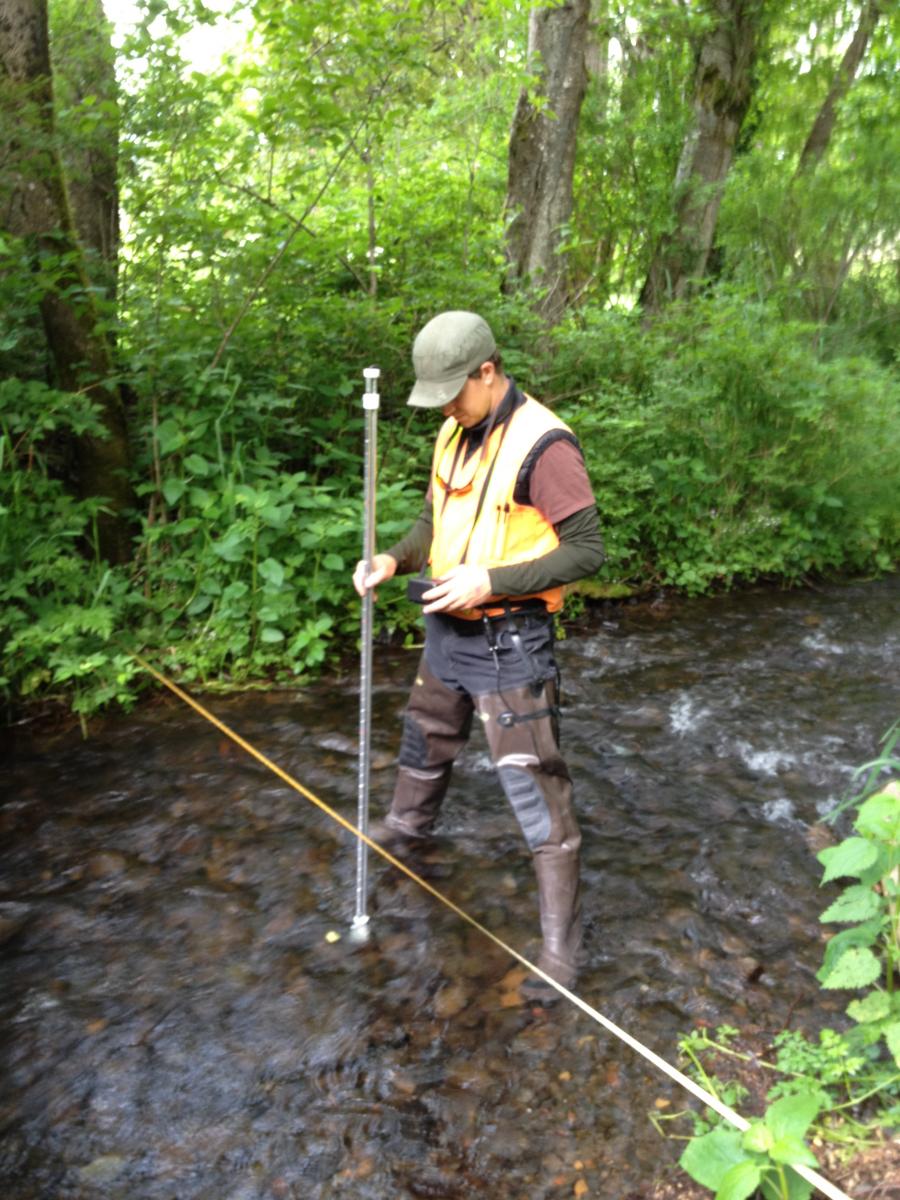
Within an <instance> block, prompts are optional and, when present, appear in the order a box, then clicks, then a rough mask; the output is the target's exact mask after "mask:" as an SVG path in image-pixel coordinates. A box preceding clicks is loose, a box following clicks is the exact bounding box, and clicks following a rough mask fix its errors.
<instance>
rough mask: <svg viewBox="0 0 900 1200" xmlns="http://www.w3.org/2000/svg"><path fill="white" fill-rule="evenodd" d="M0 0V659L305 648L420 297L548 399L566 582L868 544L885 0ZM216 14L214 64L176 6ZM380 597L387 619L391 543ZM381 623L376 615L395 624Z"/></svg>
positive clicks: (892, 174)
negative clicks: (375, 375) (565, 531)
mask: <svg viewBox="0 0 900 1200" xmlns="http://www.w3.org/2000/svg"><path fill="white" fill-rule="evenodd" d="M138 8H139V11H140V20H139V21H138V23H137V24H136V26H135V27H134V29H133V31H132V32H131V33H130V34H129V36H128V37H127V38H126V39H125V41H124V44H122V45H121V46H119V47H118V48H117V49H115V50H114V49H113V46H112V40H111V33H112V30H111V27H110V25H109V23H108V21H107V19H106V16H105V14H104V11H103V9H102V7H101V0H49V11H48V0H0V646H2V655H3V663H4V665H3V667H2V670H0V689H2V694H3V697H4V700H5V706H6V711H7V716H8V717H9V716H11V715H13V714H15V713H16V712H17V711H19V710H20V708H21V706H22V704H23V703H34V702H40V701H44V700H46V701H55V700H60V699H61V700H63V701H64V702H65V703H67V704H70V705H71V706H72V707H73V708H74V709H75V711H76V712H78V713H79V714H80V715H81V717H82V719H84V718H86V716H87V715H89V714H90V713H92V712H95V711H97V710H98V709H101V708H103V707H104V706H107V705H109V704H111V703H121V704H126V705H127V704H128V703H130V702H131V701H132V700H133V699H134V697H135V695H136V692H137V689H138V686H139V682H140V681H139V679H138V668H137V667H136V665H135V664H134V662H133V660H132V659H131V657H130V654H129V651H130V650H132V649H135V648H142V649H144V650H145V651H146V652H148V653H149V654H151V655H152V657H153V658H154V659H155V660H156V661H157V662H158V663H160V664H161V665H162V666H163V667H164V669H166V670H167V671H168V672H169V673H170V674H171V675H175V676H176V677H179V678H181V679H184V680H188V681H191V680H193V681H200V682H202V683H204V684H206V685H207V686H209V685H213V684H216V683H218V684H220V685H227V686H235V685H244V686H246V685H248V684H250V683H251V682H258V681H286V680H293V681H298V680H299V681H302V680H304V679H306V678H308V677H309V676H310V675H311V674H312V673H315V672H316V671H318V670H320V669H321V668H322V667H323V665H324V664H326V663H328V662H330V661H333V659H334V657H335V656H336V655H339V654H341V653H345V652H346V651H347V650H348V649H351V648H352V647H353V645H354V642H355V639H356V637H357V636H358V620H359V617H358V611H359V610H358V600H357V599H356V597H355V594H354V593H353V591H352V588H351V585H350V573H351V570H352V565H353V563H354V562H355V560H356V559H357V558H358V557H359V553H360V547H361V524H362V522H361V493H362V486H361V471H362V428H363V420H362V409H361V404H360V397H361V392H362V369H363V368H364V367H366V366H369V365H373V364H376V365H378V366H379V367H380V368H381V371H382V378H381V392H382V396H383V403H382V409H381V419H380V445H379V490H378V509H379V529H380V540H381V543H382V545H384V544H387V543H388V542H390V541H391V540H394V538H395V537H396V535H398V534H399V533H401V532H402V531H403V530H405V528H406V527H407V526H408V525H409V524H410V523H411V521H412V519H413V518H414V517H415V515H416V514H417V512H418V511H419V508H420V506H421V496H422V489H423V487H424V484H425V478H426V471H427V465H428V460H429V448H430V444H431V440H432V438H433V435H434V432H435V422H434V421H433V420H429V416H428V414H426V413H422V412H414V411H412V410H408V409H407V408H406V407H405V404H404V402H405V399H406V395H407V394H408V389H409V386H410V384H411V361H410V348H411V343H412V340H413V337H414V335H415V333H416V331H417V330H418V329H419V328H420V327H421V325H422V324H424V322H425V321H426V320H428V319H429V318H430V317H431V316H432V315H434V313H436V312H438V311H441V310H443V309H447V308H468V309H474V310H477V311H479V312H481V313H482V314H483V315H485V316H486V317H487V318H488V320H489V321H490V323H491V324H492V326H493V328H494V332H495V334H496V336H497V340H498V343H499V345H500V347H501V349H502V351H503V354H504V360H505V363H506V366H507V368H508V370H509V371H510V372H511V374H512V375H513V376H514V377H515V378H516V380H517V381H518V382H519V384H520V385H521V386H523V387H525V388H526V389H527V390H528V391H529V392H531V393H532V394H534V395H537V396H538V397H540V398H541V399H543V400H544V401H545V402H547V403H548V404H550V405H551V406H552V407H553V408H554V409H555V411H557V412H558V413H559V414H560V415H561V416H562V417H563V418H564V419H565V420H567V421H568V422H570V423H571V425H572V426H573V428H574V429H575V431H576V433H577V434H578V436H579V438H580V439H581V443H582V446H583V449H584V452H585V458H586V461H587V464H588V468H589V471H590V474H591V478H592V481H593V485H594V489H595V493H596V496H597V500H598V505H599V509H600V513H601V520H602V527H603V532H604V537H605V541H606V546H607V559H606V563H605V564H604V566H603V568H602V569H601V571H600V572H599V574H598V575H597V577H596V578H595V579H594V580H592V581H589V587H588V590H589V591H590V592H591V593H592V594H594V595H600V596H609V597H616V596H624V595H629V594H633V593H641V592H645V591H647V590H649V589H654V588H658V587H672V588H677V589H681V590H683V591H685V592H687V593H698V592H703V591H710V590H714V589H722V588H727V587H730V586H736V585H739V584H744V583H747V582H753V581H760V580H773V581H778V582H779V583H781V582H788V583H795V582H800V581H803V580H809V579H811V578H816V577H820V576H822V575H849V574H854V575H859V574H869V573H872V574H874V573H879V572H887V571H890V570H892V569H894V567H895V565H896V560H897V555H898V546H900V505H898V502H897V497H898V494H900V486H898V485H900V419H898V418H900V385H898V376H897V337H896V334H897V329H898V314H900V255H898V245H900V243H898V232H900V170H898V165H900V91H898V87H897V79H898V70H897V67H898V45H900V10H898V9H897V8H896V7H895V6H893V5H888V4H886V3H880V2H877V0H866V2H864V3H862V4H860V3H846V2H844V0H783V2H782V0H779V2H777V3H776V2H775V0H629V2H628V3H618V2H614V0H570V2H569V3H567V4H563V5H540V6H534V7H531V8H529V6H528V5H527V4H525V3H521V2H518V0H467V2H462V3H461V2H458V0H453V2H451V0H397V2H396V3H381V2H375V0H327V2H326V0H303V2H302V3H301V2H295V3H284V2H283V0H278V2H276V0H253V2H248V0H236V2H235V3H225V0H223V2H222V3H220V5H219V6H218V7H217V8H215V9H214V8H211V7H210V6H208V5H205V4H203V3H201V2H200V0H173V2H171V3H164V2H163V0H143V2H142V3H141V4H139V5H138ZM222 14H224V15H225V16H227V17H228V18H229V19H230V20H231V21H232V22H236V23H237V26H236V27H237V28H239V29H240V30H241V31H242V38H241V42H240V44H239V45H238V46H237V47H236V48H235V49H233V50H232V51H231V52H229V53H228V54H227V55H226V56H225V57H224V58H223V59H222V61H221V64H220V65H219V66H217V67H216V68H215V69H213V70H210V71H206V72H201V71H199V70H197V69H196V68H195V67H194V66H192V64H191V62H190V61H189V60H188V58H187V57H186V52H185V44H186V43H185V35H186V34H188V33H190V32H191V31H194V33H196V29H197V27H198V26H201V27H202V26H207V27H209V29H210V30H211V31H212V30H213V29H214V28H215V24H216V22H217V21H218V20H220V19H221V16H222ZM378 612H379V620H380V622H381V627H382V633H383V634H384V635H391V636H395V635H396V636H400V635H403V633H404V632H405V631H409V630H411V629H412V628H413V625H414V621H415V613H414V612H413V611H412V609H411V606H409V605H407V603H406V601H405V600H404V599H403V598H402V590H401V588H400V586H399V584H397V583H395V584H392V585H390V586H389V587H386V588H384V589H383V594H382V595H381V596H380V599H379V605H378ZM408 636H409V635H408Z"/></svg>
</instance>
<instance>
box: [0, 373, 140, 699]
mask: <svg viewBox="0 0 900 1200" xmlns="http://www.w3.org/2000/svg"><path fill="white" fill-rule="evenodd" d="M99 431H100V426H99V421H98V417H97V413H96V409H95V406H94V405H93V404H92V403H91V402H90V401H89V400H88V399H86V398H85V397H84V396H73V395H70V394H69V393H64V392H56V391H53V390H52V389H50V388H47V387H46V386H45V385H43V384H41V383H37V382H28V383H21V382H19V381H17V380H5V381H3V382H2V383H0V652H2V661H3V664H4V665H3V667H2V671H0V689H2V694H3V696H4V698H5V700H6V702H7V704H11V703H12V702H13V700H14V699H15V698H17V697H24V698H26V699H42V698H47V697H49V698H55V699H59V698H63V699H65V700H66V701H67V702H68V703H70V704H71V707H72V709H73V710H74V711H75V712H76V713H78V714H79V716H80V718H81V719H82V721H83V720H84V717H85V716H86V714H88V713H90V712H93V711H95V710H96V709H97V708H99V707H101V706H103V705H104V704H107V703H110V702H112V701H115V702H117V703H119V704H124V705H128V704H130V703H131V702H132V701H133V699H134V696H135V684H134V678H135V675H136V674H137V667H136V666H135V664H134V663H133V661H132V660H131V658H130V657H129V655H128V654H127V652H126V651H125V649H124V648H122V646H121V645H118V644H117V642H116V640H115V637H114V635H115V634H116V633H118V632H120V631H122V630H125V629H129V628H133V627H134V626H135V625H136V624H139V623H140V620H141V617H142V603H141V597H140V595H139V594H138V593H135V592H134V590H133V589H132V587H131V584H130V581H129V577H128V574H127V572H126V571H125V570H124V569H122V568H112V567H108V566H107V565H106V564H105V563H103V562H101V561H100V559H99V557H98V556H97V554H96V519H97V514H98V513H99V511H100V509H101V506H102V501H100V500H99V499H90V500H76V499H74V498H73V497H72V496H71V495H70V494H69V493H68V492H67V491H66V489H65V488H64V487H63V486H62V484H61V483H60V482H59V481H58V480H57V479H54V478H53V477H52V474H51V469H52V459H53V456H54V453H57V452H58V448H59V445H60V442H61V440H62V439H65V437H66V436H67V435H81V434H85V433H98V432H99Z"/></svg>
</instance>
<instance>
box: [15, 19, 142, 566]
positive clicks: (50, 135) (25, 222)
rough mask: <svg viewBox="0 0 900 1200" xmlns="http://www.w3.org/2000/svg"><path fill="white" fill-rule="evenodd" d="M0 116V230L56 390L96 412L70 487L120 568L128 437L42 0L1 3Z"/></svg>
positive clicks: (127, 501) (128, 498)
mask: <svg viewBox="0 0 900 1200" xmlns="http://www.w3.org/2000/svg"><path fill="white" fill-rule="evenodd" d="M0 117H2V121H3V128H4V132H3V133H2V134H0V162H2V167H0V228H2V229H4V230H6V231H7V232H9V233H11V234H13V235H14V236H16V237H20V238H22V239H23V241H24V243H25V245H26V247H27V248H28V250H29V251H30V252H31V253H32V254H33V256H34V263H35V269H36V270H38V271H39V272H40V278H41V287H40V301H39V303H40V311H41V317H42V320H43V326H44V330H45V333H46V338H47V345H48V348H49V351H50V357H51V361H52V368H53V383H54V385H55V386H56V387H58V388H60V389H61V390H62V391H70V392H81V393H87V394H88V395H90V396H91V398H92V399H93V400H94V401H95V402H96V403H97V404H98V405H99V408H100V411H101V414H102V420H103V425H104V428H105V436H104V437H93V436H82V437H80V438H78V440H77V442H76V445H75V465H74V471H73V474H74V478H73V479H72V480H71V482H73V483H74V484H75V486H76V488H77V490H78V492H79V493H80V494H81V495H82V496H83V497H89V496H90V497H102V498H103V499H104V500H105V501H106V505H105V507H106V508H107V509H108V512H105V513H101V515H100V518H99V522H98V530H99V539H100V550H101V553H102V554H103V555H104V557H106V558H107V559H108V560H109V561H111V562H121V561H124V560H126V559H127V558H128V557H129V554H130V544H131V530H130V527H129V524H128V519H127V512H128V510H129V509H130V508H131V507H132V506H133V496H132V491H131V485H130V482H129V476H128V468H129V460H130V456H129V444H128V429H127V423H126V417H125V410H124V406H123V403H122V397H121V394H120V392H119V389H118V387H117V386H116V385H115V384H114V383H113V382H112V376H113V364H112V360H111V356H110V350H109V345H108V343H107V341H106V338H105V337H104V335H103V332H102V329H101V323H100V319H99V313H98V308H97V301H96V299H95V295H94V292H93V290H92V288H93V286H94V281H93V280H92V279H91V278H90V276H89V274H88V270H87V264H86V262H85V255H84V251H83V249H82V245H81V242H80V240H79V237H78V233H77V231H76V224H75V220H74V217H73V210H72V205H71V202H70V199H69V195H68V190H67V186H66V179H65V174H64V170H63V165H62V158H61V156H60V153H59V149H58V145H57V133H56V128H55V112H54V91H53V79H52V71H51V64H50V43H49V32H48V16H47V0H0Z"/></svg>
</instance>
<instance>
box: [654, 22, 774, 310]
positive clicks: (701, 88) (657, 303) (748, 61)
mask: <svg viewBox="0 0 900 1200" xmlns="http://www.w3.org/2000/svg"><path fill="white" fill-rule="evenodd" d="M712 7H713V12H714V14H715V16H716V21H715V24H714V25H713V26H712V28H711V29H710V31H709V33H708V34H707V35H706V37H705V38H704V40H703V42H702V44H701V46H700V50H699V54H698V61H697V68H696V72H695V75H694V115H693V121H692V123H691V127H690V129H689V131H688V134H687V137H686V138H685V141H684V145H683V147H682V151H681V158H680V160H679V163H678V170H677V172H676V176H675V212H674V229H673V231H672V232H671V233H666V234H664V235H663V236H662V237H661V238H660V241H659V243H658V245H657V248H656V251H655V253H654V256H653V260H652V262H651V264H650V269H649V271H648V273H647V279H646V282H645V283H644V286H643V288H642V290H641V294H640V303H641V305H642V306H643V308H644V309H645V311H650V312H652V311H655V310H657V309H659V308H661V307H662V306H663V305H664V304H665V303H666V302H667V301H668V300H672V299H680V298H681V297H684V296H687V295H689V294H690V292H691V290H692V288H694V287H695V286H696V285H697V283H698V281H700V280H702V278H703V276H704V274H705V273H706V269H707V262H708V260H709V254H710V250H711V249H712V244H713V239H714V237H715V232H716V223H717V221H718V217H719V206H720V204H721V200H722V190H723V187H724V184H725V180H726V178H727V176H728V172H729V170H730V168H731V164H732V162H733V160H734V154H735V147H736V145H737V141H738V135H739V134H740V131H741V125H742V124H743V121H744V117H745V116H746V115H747V110H748V109H749V107H750V100H751V98H752V95H753V65H754V61H755V59H756V54H757V50H758V45H759V41H760V34H761V27H762V14H763V0H713V6H712Z"/></svg>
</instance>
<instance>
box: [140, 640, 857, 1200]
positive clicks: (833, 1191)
mask: <svg viewBox="0 0 900 1200" xmlns="http://www.w3.org/2000/svg"><path fill="white" fill-rule="evenodd" d="M133 658H134V660H135V661H136V662H137V663H139V664H140V666H141V667H143V668H144V670H145V671H147V672H148V673H149V674H150V675H152V676H153V678H154V679H156V680H157V681H158V682H159V683H161V684H162V685H163V686H164V687H166V688H168V689H169V691H170V692H172V693H173V694H174V695H175V696H177V697H178V698H179V699H180V700H182V701H183V702H184V703H185V704H187V705H188V706H189V707H190V708H192V709H194V711H195V712H197V713H199V714H200V715H201V716H202V717H203V718H204V719H205V720H207V721H209V722H210V724H211V725H213V726H215V728H216V729H218V730H219V731H220V732H221V733H224V734H225V736H226V737H228V738H230V739H231V740H232V741H233V742H235V744H236V745H238V746H240V747H241V749H242V750H244V751H246V753H247V754H249V755H250V756H251V757H252V758H255V759H256V760H257V761H258V762H260V763H262V764H263V766H265V767H267V768H268V769H269V770H270V771H272V772H273V773H274V774H275V775H277V776H278V778H279V779H281V780H282V781H283V782H284V783H286V784H287V785H288V786H289V787H291V788H293V790H294V791H296V792H299V794H300V795H301V796H303V797H304V798H305V799H306V800H309V801H310V803H311V804H314V805H315V806H316V807H317V808H319V809H321V810H322V812H324V813H326V814H327V815H328V816H329V817H330V818H331V819H332V820H333V821H335V822H336V823H337V824H338V825H341V826H342V827H343V828H344V829H346V830H347V831H348V832H349V833H352V834H353V836H354V837H356V838H358V839H359V840H360V841H362V842H365V844H366V845H367V846H368V847H369V848H370V849H372V850H374V851H376V853H378V854H379V855H381V857H382V858H383V859H385V860H386V861H387V862H389V863H390V864H391V866H393V867H396V869H397V870H398V871H400V872H402V873H403V874H404V875H406V876H407V877H408V878H409V879H412V880H413V882H415V883H416V884H418V886H419V887H421V888H423V889H424V890H425V891H426V892H428V893H429V894H430V895H431V896H433V897H434V898H435V899H436V900H438V901H440V903H441V904H443V905H445V907H447V908H449V909H450V910H451V912H454V913H455V914H456V915H457V916H458V917H460V918H461V919H462V920H463V921H465V922H466V923H467V924H468V925H471V926H472V927H473V928H474V929H477V930H478V932H479V933H481V934H482V935H483V936H484V937H486V938H488V939H489V940H490V941H491V942H493V943H494V945H496V946H498V947H499V948H500V949H501V950H503V951H504V952H505V953H506V954H509V955H510V956H511V957H512V958H514V959H515V960H516V961H517V962H519V963H520V964H521V965H522V966H524V967H525V968H526V969H527V970H529V971H531V972H532V973H533V974H535V975H536V976H538V977H539V978H541V979H543V980H544V981H545V982H546V983H548V984H549V985H550V986H552V987H553V988H554V989H555V990H556V991H557V992H558V993H559V994H560V995H561V996H562V997H564V998H565V999H566V1000H568V1001H569V1003H570V1004H573V1005H575V1007H576V1008H580V1009H581V1011H582V1012H584V1013H586V1014H587V1015H588V1016H589V1017H590V1018H591V1019H592V1020H594V1021H596V1023H597V1024H598V1025H600V1026H602V1027H603V1028H604V1029H606V1030H607V1031H608V1032H609V1033H611V1034H613V1036H614V1037H616V1038H618V1039H619V1041H621V1042H624V1043H625V1045H626V1046H629V1047H630V1048H631V1049H632V1050H634V1051H635V1052H636V1053H637V1054H639V1055H640V1056H641V1057H642V1058H644V1059H646V1060H647V1061H648V1062H650V1063H652V1064H653V1066H654V1067H656V1068H657V1070H659V1071H661V1072H662V1073H663V1074H665V1075H667V1076H668V1077H669V1078H670V1079H672V1080H674V1081H675V1082H676V1083H677V1084H678V1085H679V1086H680V1087H682V1088H684V1090H685V1091H687V1092H690V1093H691V1095H692V1096H694V1097H696V1098H697V1099H698V1100H700V1101H701V1102H702V1103H703V1104H705V1105H706V1106H707V1107H708V1108H711V1109H712V1110H713V1111H714V1112H716V1113H718V1114H719V1116H720V1117H722V1118H724V1119H725V1120H726V1121H728V1122H729V1123H730V1124H731V1125H733V1126H735V1127H736V1128H737V1129H739V1130H741V1131H743V1130H746V1129H748V1128H749V1126H750V1122H749V1121H748V1120H747V1119H746V1118H745V1117H742V1116H741V1115H740V1113H738V1112H735V1111H734V1109H732V1108H729V1107H728V1105H726V1104H723V1103H722V1101H721V1100H719V1099H718V1098H717V1097H716V1096H713V1095H712V1094H711V1093H710V1092H707V1091H706V1090H705V1089H704V1088H702V1087H701V1086H700V1085H699V1084H698V1083H695V1082H694V1080H693V1079H690V1078H689V1077H688V1076H687V1075H685V1074H683V1073H682V1072H681V1071H679V1070H678V1069H677V1068H675V1067H673V1066H672V1065H671V1064H670V1063H668V1062H666V1060H665V1059H664V1058H661V1057H660V1056H659V1055H658V1054H655V1053H654V1052H653V1051H652V1050H650V1049H649V1047H647V1046H645V1045H643V1043H642V1042H639V1041H638V1040H637V1039H636V1038H634V1037H632V1036H631V1034H629V1033H627V1032H626V1031H625V1030H624V1029H620V1028H619V1026H618V1025H616V1024H615V1023H614V1022H612V1021H610V1020H609V1018H608V1017H605V1016H604V1015H603V1014H602V1013H601V1012H598V1010H597V1009H596V1008H593V1007H592V1006H591V1005H590V1004H588V1003H587V1002H586V1001H585V1000H582V998H581V997H580V996H577V995H576V994H575V993H574V992H571V991H569V989H568V988H565V987H563V986H562V984H560V983H557V981H556V980H555V979H553V978H552V977H551V976H549V975H547V974H546V973H545V972H544V971H542V970H541V969H540V967H538V966H537V965H536V964H535V963H532V962H531V961H530V960H529V959H527V958H525V956H524V955H522V954H520V953H519V952H518V951H517V950H515V949H513V947H512V946H510V945H509V944H508V943H507V942H504V941H503V940H502V939H501V938H499V937H497V936H496V934H493V933H492V932H491V931H490V930H489V929H487V928H486V927H485V926H484V925H482V924H481V923H480V922H479V921H477V920H476V919H475V918H474V917H472V916H470V914H469V913H467V912H466V911H465V910H464V909H462V908H460V907H459V906H458V905H457V904H455V903H454V902H453V901H452V900H451V899H449V897H447V896H445V895H444V894H443V893H442V892H439V891H438V890H437V888H434V887H432V886H431V884H430V883H428V881H427V880H425V879H423V878H422V877H421V876H420V875H417V874H416V872H415V871H413V870H411V869H410V868H409V867H408V866H407V865H406V864H405V863H403V862H402V861H401V860H400V859H398V858H395V857H394V855H392V854H391V853H389V851H387V850H385V849H384V847H382V846H380V845H379V844H378V843H377V842H375V841H373V840H372V839H371V838H369V837H367V836H366V834H364V833H362V831H361V830H359V829H358V828H357V827H356V826H355V825H353V824H352V822H350V821H348V820H347V819H346V818H345V817H342V816H341V814H340V813H339V812H337V811H336V810H335V809H333V808H332V807H331V806H330V805H329V804H327V803H326V802H325V801H324V800H321V799H320V798H319V797H318V796H316V795H315V794H314V793H313V792H311V791H310V790H309V789H308V788H306V787H304V786H303V784H301V783H299V782H298V781H297V780H296V779H294V778H293V776H292V775H289V774H288V772H287V771H285V770H283V769H282V768H281V767H279V766H278V764H277V763H274V762H272V760H271V759H269V758H267V757H266V755H265V754H263V753H262V752H261V751H260V750H257V749H256V747H255V746H253V745H251V743H250V742H248V741H246V739H244V738H242V737H241V736H240V734H238V733H236V732H235V731H234V730H233V729H231V728H230V726H228V725H226V724H225V723H224V722H223V721H220V720H219V718H218V717H216V716H214V715H213V714H212V713H211V712H209V710H208V709H206V708H204V707H203V705H202V704H200V703H199V702H198V701H197V700H194V699H193V697H191V696H189V695H188V694H187V692H185V691H183V690H182V689H181V688H180V687H179V686H178V685H177V684H176V683H173V682H172V680H170V679H168V678H167V677H166V676H165V675H163V674H162V672H160V671H158V670H157V669H156V668H155V667H153V666H152V665H151V664H150V663H148V662H147V661H146V660H145V659H143V658H141V657H140V655H137V654H135V655H133ZM791 1170H793V1171H796V1173H797V1174H798V1175H799V1176H800V1177H801V1178H802V1179H805V1180H806V1182H807V1183H810V1184H812V1185H813V1187H815V1188H816V1189H817V1190H818V1191H819V1192H820V1193H821V1195H823V1196H827V1197H829V1198H830V1200H852V1198H851V1197H850V1196H848V1195H847V1193H846V1192H844V1191H841V1189H840V1188H839V1187H837V1186H836V1185H835V1184H833V1183H831V1182H829V1180H827V1179H825V1178H824V1177H823V1176H821V1175H819V1174H818V1173H817V1172H816V1171H813V1170H810V1168H809V1167H804V1166H801V1165H799V1164H798V1165H793V1166H791Z"/></svg>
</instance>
